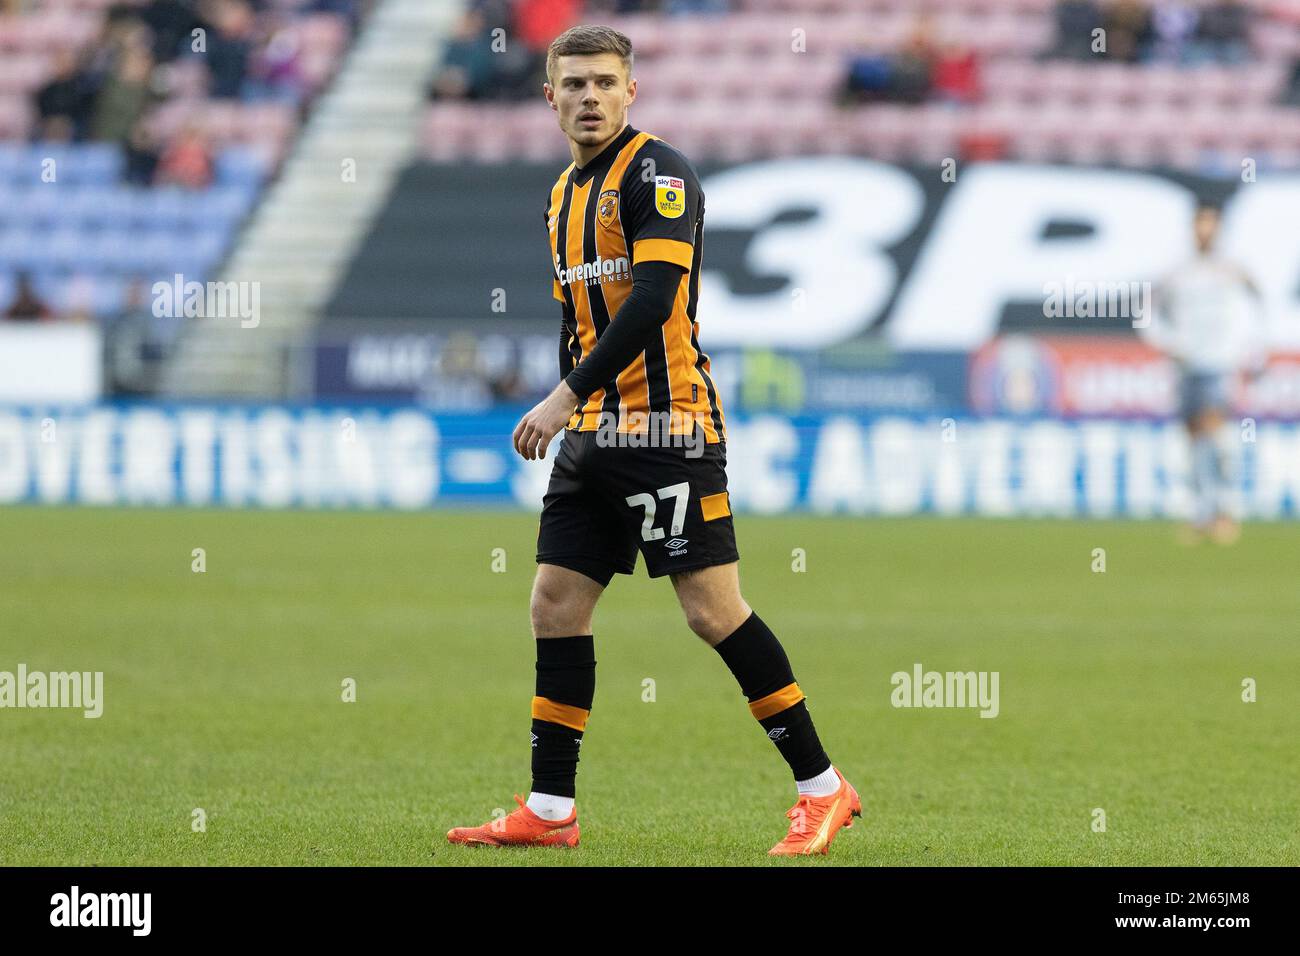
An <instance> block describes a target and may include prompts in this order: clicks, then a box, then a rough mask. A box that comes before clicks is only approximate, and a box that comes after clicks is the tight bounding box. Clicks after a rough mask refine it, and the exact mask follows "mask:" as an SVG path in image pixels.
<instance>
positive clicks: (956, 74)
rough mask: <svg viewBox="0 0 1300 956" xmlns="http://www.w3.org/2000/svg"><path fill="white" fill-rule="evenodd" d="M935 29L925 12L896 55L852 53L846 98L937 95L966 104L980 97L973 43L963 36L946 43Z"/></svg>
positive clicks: (908, 99)
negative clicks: (969, 43)
mask: <svg viewBox="0 0 1300 956" xmlns="http://www.w3.org/2000/svg"><path fill="white" fill-rule="evenodd" d="M934 33H935V30H934V24H933V21H932V20H931V18H929V17H928V16H923V17H921V18H920V19H918V20H917V23H916V27H915V28H914V29H913V31H912V34H911V36H910V37H908V40H907V43H906V45H904V46H903V48H902V49H901V50H899V51H898V53H896V54H895V55H893V56H887V55H883V54H877V53H870V54H863V55H860V56H856V57H853V58H852V59H851V60H850V61H849V69H848V74H847V76H846V77H845V82H844V88H843V95H842V97H841V102H843V103H849V104H851V103H864V102H872V101H876V100H893V101H895V102H900V103H912V104H916V103H923V102H925V101H927V100H931V99H934V100H939V101H941V102H945V103H953V104H967V103H974V102H976V101H977V100H979V98H980V95H981V88H980V73H979V57H978V56H977V54H976V53H975V51H974V49H973V48H971V47H969V46H967V45H966V44H965V43H961V42H951V43H944V44H942V45H941V44H939V43H937V42H936V41H935V39H934Z"/></svg>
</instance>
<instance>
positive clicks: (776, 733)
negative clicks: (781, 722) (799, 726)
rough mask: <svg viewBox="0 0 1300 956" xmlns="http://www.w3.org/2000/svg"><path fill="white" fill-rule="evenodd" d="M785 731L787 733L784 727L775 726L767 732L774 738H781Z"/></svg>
mask: <svg viewBox="0 0 1300 956" xmlns="http://www.w3.org/2000/svg"><path fill="white" fill-rule="evenodd" d="M784 733H785V728H784V727H773V728H772V729H771V730H769V731H768V732H767V735H768V736H769V737H771V738H772V739H773V740H780V739H781V735H782V734H784Z"/></svg>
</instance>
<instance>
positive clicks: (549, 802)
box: [527, 790, 573, 820]
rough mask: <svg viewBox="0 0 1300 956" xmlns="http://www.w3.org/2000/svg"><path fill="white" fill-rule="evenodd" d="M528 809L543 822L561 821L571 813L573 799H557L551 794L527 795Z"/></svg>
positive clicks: (533, 793)
mask: <svg viewBox="0 0 1300 956" xmlns="http://www.w3.org/2000/svg"><path fill="white" fill-rule="evenodd" d="M527 805H528V809H529V810H532V811H533V813H535V814H537V815H538V816H539V817H541V818H542V819H543V820H563V819H565V818H566V817H567V816H568V815H569V814H570V813H572V812H573V797H557V796H556V795H555V794H553V793H538V792H537V791H535V790H534V791H532V792H531V793H529V794H528V804H527Z"/></svg>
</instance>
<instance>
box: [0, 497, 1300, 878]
mask: <svg viewBox="0 0 1300 956" xmlns="http://www.w3.org/2000/svg"><path fill="white" fill-rule="evenodd" d="M738 524H739V528H738V533H739V538H740V542H739V543H740V548H741V553H742V555H743V557H742V561H741V571H742V583H743V585H744V590H745V593H746V596H747V597H748V599H749V601H750V602H751V603H752V604H753V605H754V606H755V607H756V608H757V609H758V610H759V612H760V613H761V614H762V616H763V617H764V619H765V620H766V621H767V622H768V623H769V624H770V625H771V626H772V628H773V630H775V632H776V633H777V634H778V635H779V636H780V638H781V639H782V641H783V642H784V644H785V647H786V649H787V651H788V652H789V655H790V657H791V660H792V663H793V665H794V669H795V674H796V676H797V678H798V680H799V683H800V685H801V686H802V687H803V689H804V690H805V692H806V693H807V694H808V697H809V706H810V708H811V711H812V713H813V716H814V718H815V719H816V721H817V727H818V730H819V731H820V734H821V737H822V740H823V742H824V743H825V745H826V747H827V750H828V752H829V753H830V754H831V756H832V758H833V759H834V761H835V763H836V764H837V765H838V766H839V767H841V768H842V769H843V770H844V771H845V772H846V774H847V775H848V776H849V778H850V779H851V780H852V781H853V782H854V783H855V784H856V785H857V787H858V789H859V791H860V793H861V795H862V799H863V803H864V808H865V815H864V818H863V820H862V823H860V824H859V825H858V826H855V827H854V829H853V830H851V831H848V832H842V833H841V834H840V835H839V837H838V838H837V840H836V841H835V844H834V846H833V847H832V851H831V854H830V856H829V857H828V858H818V859H816V860H794V861H791V860H772V859H770V858H768V857H767V856H766V855H765V851H766V850H767V848H768V847H769V846H771V845H772V844H773V843H774V842H775V841H776V840H777V839H778V838H779V837H780V836H781V835H782V834H783V832H784V828H785V826H786V824H787V821H786V819H785V817H784V815H783V814H784V811H785V810H786V809H788V808H789V807H790V805H791V804H792V803H793V795H794V794H793V790H794V788H793V785H792V782H791V780H790V778H789V774H788V771H787V770H786V768H785V765H784V763H783V762H782V761H781V760H780V758H779V756H778V755H777V753H776V751H775V748H774V747H773V746H772V745H771V744H770V743H769V742H768V741H767V739H766V738H765V736H764V734H763V732H762V730H761V729H760V728H758V727H757V726H756V724H755V722H754V721H753V719H752V718H751V717H750V716H749V712H748V710H747V708H746V707H745V702H744V699H743V698H742V696H741V695H740V693H739V690H738V688H737V687H736V686H735V683H734V681H733V679H732V677H731V676H730V674H729V673H728V672H727V671H726V668H725V667H724V666H723V664H722V662H721V660H720V659H719V658H718V657H717V655H716V654H715V653H714V652H713V651H711V650H710V649H709V648H708V647H706V646H705V645H704V644H703V643H702V642H701V641H700V640H699V639H697V638H695V637H694V636H693V635H692V634H690V632H689V631H688V630H687V629H686V627H685V625H684V624H683V622H682V619H681V615H680V612H679V610H678V608H677V606H676V603H675V600H674V597H673V594H672V589H671V586H670V584H669V583H668V582H667V581H666V580H660V581H650V580H649V579H647V578H646V577H645V576H644V571H643V570H641V569H639V570H638V574H637V575H636V576H635V577H633V578H626V577H619V578H616V579H615V582H614V585H613V586H612V587H611V589H610V593H609V594H608V595H606V597H605V599H604V602H603V604H602V606H601V608H600V609H599V610H598V612H597V618H596V635H597V658H598V659H599V668H598V677H597V690H596V704H595V708H594V710H593V714H592V718H591V723H590V724H589V725H588V732H587V735H586V739H585V740H584V742H583V758H582V764H581V770H580V773H579V777H578V783H579V803H578V806H579V808H580V811H581V822H582V827H583V835H582V846H581V847H580V848H579V849H578V850H576V851H570V850H537V849H534V850H509V851H497V850H491V849H469V848H462V847H450V846H448V845H447V844H446V843H445V842H444V838H443V834H444V833H445V831H446V830H447V829H448V828H449V827H451V826H453V825H461V824H475V823H480V822H483V821H484V820H486V819H489V818H490V817H491V815H492V814H493V811H494V810H495V809H496V808H504V809H507V810H509V809H513V808H514V802H513V800H512V799H511V794H512V793H515V792H523V793H526V792H527V788H528V759H529V749H528V743H527V741H528V707H529V700H530V698H531V696H532V693H533V661H534V655H533V647H532V643H531V639H530V637H529V633H528V620H527V599H528V590H529V584H530V581H531V578H532V573H533V567H534V565H533V552H532V548H533V544H534V540H535V535H536V527H537V526H536V519H535V518H534V517H531V516H528V515H520V514H483V513H469V512H453V513H448V512H444V513H434V514H415V515H395V514H380V515H374V514H359V513H249V512H218V511H203V512H184V511H155V510H137V511H127V510H89V509H87V510H62V509H50V510H46V509H39V508H30V509H0V541H3V543H4V547H3V548H2V549H0V670H9V671H13V670H15V669H16V667H17V665H18V663H19V662H23V663H25V664H27V666H28V668H29V669H31V670H45V671H54V670H73V669H75V670H92V671H93V670H102V671H104V672H105V684H106V688H105V697H106V702H105V711H104V716H103V717H102V718H100V719H99V720H87V719H84V718H83V717H82V716H81V714H80V713H79V712H72V711H63V710H9V709H6V710H0V863H7V864H99V865H120V864H449V865H460V864H484V865H528V864H558V865H581V864H760V865H766V864H768V863H772V864H774V865H836V864H847V865H878V864H891V865H892V864H1082V865H1091V864H1137V865H1148V864H1289V865H1295V864H1297V863H1300V834H1298V833H1297V829H1298V827H1300V823H1298V821H1300V812H1298V810H1300V761H1298V760H1297V742H1298V741H1300V689H1298V686H1300V586H1298V585H1300V575H1298V574H1297V570H1298V566H1300V562H1298V561H1297V555H1298V554H1300V529H1297V528H1296V527H1294V526H1248V527H1247V529H1246V533H1245V535H1244V536H1243V538H1242V540H1241V542H1240V543H1239V544H1238V545H1237V546H1236V547H1234V548H1214V547H1212V546H1209V545H1205V546H1201V547H1198V548H1184V547H1180V546H1178V545H1177V544H1175V542H1174V533H1173V529H1172V527H1171V526H1169V525H1164V524H1141V523H1065V522H1061V523H1056V522H1029V521H1026V522H1020V521H1014V522H1013V521H975V520H860V519H827V518H781V519H776V518H757V517H742V518H740V519H739V521H738ZM194 548H204V549H206V552H207V572H206V573H204V574H195V573H193V572H192V571H191V569H190V565H191V556H190V555H191V550H192V549H194ZM494 548H503V549H504V550H505V555H506V562H507V564H506V571H505V573H494V572H493V570H492V560H493V558H492V550H493V549H494ZM794 548H803V549H805V550H806V553H807V571H806V572H805V573H794V572H793V571H792V570H791V551H792V549H794ZM1094 548H1105V549H1106V560H1107V570H1106V572H1105V573H1104V574H1098V573H1093V572H1092V571H1091V569H1090V565H1091V563H1092V550H1093V549H1094ZM917 661H919V662H921V663H922V664H923V665H925V667H926V668H927V669H935V670H940V671H946V670H985V671H998V672H999V673H1000V675H1001V684H1000V692H1001V713H1000V715H999V716H998V717H996V718H995V719H981V718H980V717H979V716H978V715H977V714H976V712H975V711H972V710H955V709H948V710H939V709H930V710H911V709H896V708H894V707H892V706H891V705H890V691H891V687H890V675H891V674H893V673H894V672H895V671H898V670H910V668H911V666H912V664H913V663H914V662H917ZM348 677H351V678H354V679H355V680H356V681H357V687H358V700H357V702H356V703H344V702H342V701H341V700H340V695H341V682H342V681H343V680H344V678H348ZM1246 677H1251V678H1254V679H1255V680H1256V681H1257V682H1258V694H1259V699H1258V701H1257V702H1255V703H1244V702H1242V700H1241V682H1242V679H1243V678H1246ZM646 678H652V679H653V680H654V681H655V690H656V699H655V700H654V701H653V702H645V701H643V699H642V696H643V691H642V682H643V681H644V680H645V679H646ZM196 807H201V808H203V809H204V810H205V811H206V813H207V832H206V833H195V832H192V830H191V825H190V821H191V811H192V810H193V809H194V808H196ZM1097 807H1100V808H1103V809H1104V811H1105V813H1106V815H1107V831H1106V832H1105V833H1094V832H1092V829H1091V826H1090V824H1091V821H1092V816H1091V814H1092V811H1093V809H1094V808H1097ZM862 824H865V825H862Z"/></svg>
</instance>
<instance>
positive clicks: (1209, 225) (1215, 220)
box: [1194, 209, 1219, 252]
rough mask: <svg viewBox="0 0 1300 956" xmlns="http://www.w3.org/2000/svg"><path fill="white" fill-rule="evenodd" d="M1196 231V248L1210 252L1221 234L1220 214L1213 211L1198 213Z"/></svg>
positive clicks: (1206, 210) (1195, 224)
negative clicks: (1216, 237) (1216, 238)
mask: <svg viewBox="0 0 1300 956" xmlns="http://www.w3.org/2000/svg"><path fill="white" fill-rule="evenodd" d="M1194 229H1195V231H1196V248H1198V249H1200V250H1201V251H1202V252H1209V251H1210V249H1211V247H1213V245H1214V238H1215V236H1217V235H1218V234H1219V214H1218V213H1217V212H1216V211H1214V210H1213V209H1201V210H1198V211H1197V213H1196V221H1195V223H1194Z"/></svg>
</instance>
